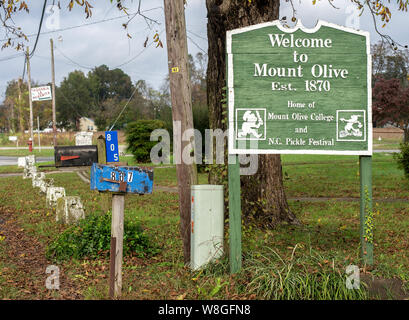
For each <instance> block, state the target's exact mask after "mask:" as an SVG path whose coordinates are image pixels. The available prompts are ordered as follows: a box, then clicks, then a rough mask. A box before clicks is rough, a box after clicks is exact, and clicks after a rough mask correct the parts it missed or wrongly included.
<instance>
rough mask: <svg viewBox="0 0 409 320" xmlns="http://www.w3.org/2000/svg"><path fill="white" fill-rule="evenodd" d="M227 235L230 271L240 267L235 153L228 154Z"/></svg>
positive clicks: (236, 157) (236, 270)
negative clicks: (228, 238) (228, 237)
mask: <svg viewBox="0 0 409 320" xmlns="http://www.w3.org/2000/svg"><path fill="white" fill-rule="evenodd" d="M228 174H229V235H230V243H229V249H230V273H232V274H233V273H236V272H239V271H240V269H241V198H240V164H239V161H238V156H237V155H229V173H228Z"/></svg>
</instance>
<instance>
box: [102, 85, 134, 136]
mask: <svg viewBox="0 0 409 320" xmlns="http://www.w3.org/2000/svg"><path fill="white" fill-rule="evenodd" d="M136 90H138V87H137V86H135V89H134V91H133V92H132V94H131V96H130V98H129V99H128V101H127V102H126V103H125V106H124V107H123V108H122V110H121V112H120V113H119V115H118V117H117V118H116V119H115V121H114V123H113V124H112V126H111V128H110V129H109V130H108V131H111V130H112V128H113V127H114V126H115V124H116V122H117V121H118V119H119V118H120V117H121V115H122V112H124V110H125V109H126V107H127V106H128V104H129V102H130V101H131V99H132V97H133V96H134V94H135V92H136Z"/></svg>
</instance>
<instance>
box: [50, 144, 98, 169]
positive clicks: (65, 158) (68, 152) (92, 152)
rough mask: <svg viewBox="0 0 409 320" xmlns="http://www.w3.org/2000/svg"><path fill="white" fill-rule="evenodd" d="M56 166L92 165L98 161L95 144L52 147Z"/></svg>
mask: <svg viewBox="0 0 409 320" xmlns="http://www.w3.org/2000/svg"><path fill="white" fill-rule="evenodd" d="M54 161H55V166H56V167H80V166H92V164H93V163H94V162H95V163H98V148H97V146H62V147H58V146H57V147H54Z"/></svg>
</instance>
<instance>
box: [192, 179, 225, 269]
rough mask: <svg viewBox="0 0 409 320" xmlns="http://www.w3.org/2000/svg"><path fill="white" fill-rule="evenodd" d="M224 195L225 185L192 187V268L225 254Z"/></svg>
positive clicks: (198, 267) (201, 265)
mask: <svg viewBox="0 0 409 320" xmlns="http://www.w3.org/2000/svg"><path fill="white" fill-rule="evenodd" d="M223 197H224V196H223V186H218V185H194V186H192V187H191V233H190V235H191V238H190V239H191V243H190V249H191V255H190V256H191V258H190V267H191V269H193V270H197V269H200V268H202V267H204V266H205V265H206V264H207V263H209V262H211V261H213V260H215V259H217V258H219V257H221V256H222V255H223V238H224V237H223V234H224V208H223V207H224V201H223Z"/></svg>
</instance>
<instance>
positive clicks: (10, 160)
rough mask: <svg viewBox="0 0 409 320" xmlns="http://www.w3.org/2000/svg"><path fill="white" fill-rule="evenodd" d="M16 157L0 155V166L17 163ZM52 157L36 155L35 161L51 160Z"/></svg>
mask: <svg viewBox="0 0 409 320" xmlns="http://www.w3.org/2000/svg"><path fill="white" fill-rule="evenodd" d="M17 159H18V157H9V156H0V166H14V165H17V161H18V160H17ZM53 160H54V157H36V162H48V161H53Z"/></svg>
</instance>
